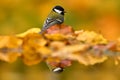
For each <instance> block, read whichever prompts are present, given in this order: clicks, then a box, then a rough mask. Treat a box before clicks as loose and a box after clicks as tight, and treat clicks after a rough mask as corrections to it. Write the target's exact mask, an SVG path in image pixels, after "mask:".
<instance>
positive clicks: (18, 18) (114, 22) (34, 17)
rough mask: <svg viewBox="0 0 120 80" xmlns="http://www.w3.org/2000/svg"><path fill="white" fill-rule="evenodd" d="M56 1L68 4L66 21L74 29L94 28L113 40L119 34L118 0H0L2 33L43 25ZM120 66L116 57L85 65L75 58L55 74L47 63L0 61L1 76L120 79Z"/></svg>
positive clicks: (10, 79) (15, 79) (2, 79)
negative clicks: (75, 60) (116, 61)
mask: <svg viewBox="0 0 120 80" xmlns="http://www.w3.org/2000/svg"><path fill="white" fill-rule="evenodd" d="M55 5H61V6H63V7H64V8H65V10H66V12H67V13H66V14H65V24H67V25H71V26H72V27H73V28H74V29H75V30H80V29H84V30H92V31H96V32H98V33H101V34H102V35H103V36H104V37H105V38H106V39H108V40H110V41H112V40H117V39H118V38H119V37H120V35H119V34H120V1H119V0H0V34H1V35H11V34H18V33H22V32H24V31H26V30H28V29H30V28H33V27H38V28H42V25H43V22H44V20H45V19H46V17H47V15H48V14H49V12H50V11H51V9H52V8H53V7H54V6H55ZM119 72H120V66H119V65H118V66H115V65H114V60H113V59H109V60H108V61H106V62H104V63H101V64H96V65H94V66H84V65H81V64H78V63H76V62H74V63H73V65H72V66H71V67H68V68H67V69H65V71H64V72H63V73H62V74H59V75H55V74H52V73H51V72H50V71H49V69H48V67H47V66H46V64H45V63H40V64H38V65H33V66H26V65H25V64H23V62H22V61H21V60H20V59H19V60H17V61H16V62H14V63H12V64H9V63H5V62H2V61H1V62H0V80H120V77H119Z"/></svg>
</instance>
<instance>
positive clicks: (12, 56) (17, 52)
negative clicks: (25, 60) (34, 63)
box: [0, 36, 22, 62]
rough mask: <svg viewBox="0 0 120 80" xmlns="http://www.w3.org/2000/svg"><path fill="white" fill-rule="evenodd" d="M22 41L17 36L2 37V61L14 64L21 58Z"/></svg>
mask: <svg viewBox="0 0 120 80" xmlns="http://www.w3.org/2000/svg"><path fill="white" fill-rule="evenodd" d="M21 45H22V40H21V39H19V38H17V37H15V36H0V59H1V60H3V61H7V62H14V61H15V60H16V59H17V57H19V56H21V48H22V46H21Z"/></svg>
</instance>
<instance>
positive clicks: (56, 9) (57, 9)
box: [53, 6, 65, 15]
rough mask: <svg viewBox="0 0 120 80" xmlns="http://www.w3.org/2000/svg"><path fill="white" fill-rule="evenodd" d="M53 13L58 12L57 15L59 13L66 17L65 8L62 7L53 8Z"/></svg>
mask: <svg viewBox="0 0 120 80" xmlns="http://www.w3.org/2000/svg"><path fill="white" fill-rule="evenodd" d="M53 11H54V12H56V13H58V14H62V15H64V13H65V11H64V8H63V7H61V6H55V7H54V8H53Z"/></svg>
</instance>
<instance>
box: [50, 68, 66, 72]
mask: <svg viewBox="0 0 120 80" xmlns="http://www.w3.org/2000/svg"><path fill="white" fill-rule="evenodd" d="M63 70H64V69H63V68H61V67H57V68H54V69H53V70H52V71H53V72H54V73H61V72H63Z"/></svg>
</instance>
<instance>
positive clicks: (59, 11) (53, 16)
mask: <svg viewBox="0 0 120 80" xmlns="http://www.w3.org/2000/svg"><path fill="white" fill-rule="evenodd" d="M64 13H65V11H64V8H63V7H61V6H58V5H57V6H55V7H54V8H53V9H52V11H51V12H50V14H49V15H48V17H47V19H46V20H45V21H44V24H43V28H42V30H41V32H40V34H42V33H43V32H45V31H46V30H47V29H48V28H49V27H51V26H53V25H55V24H62V23H63V22H64Z"/></svg>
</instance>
